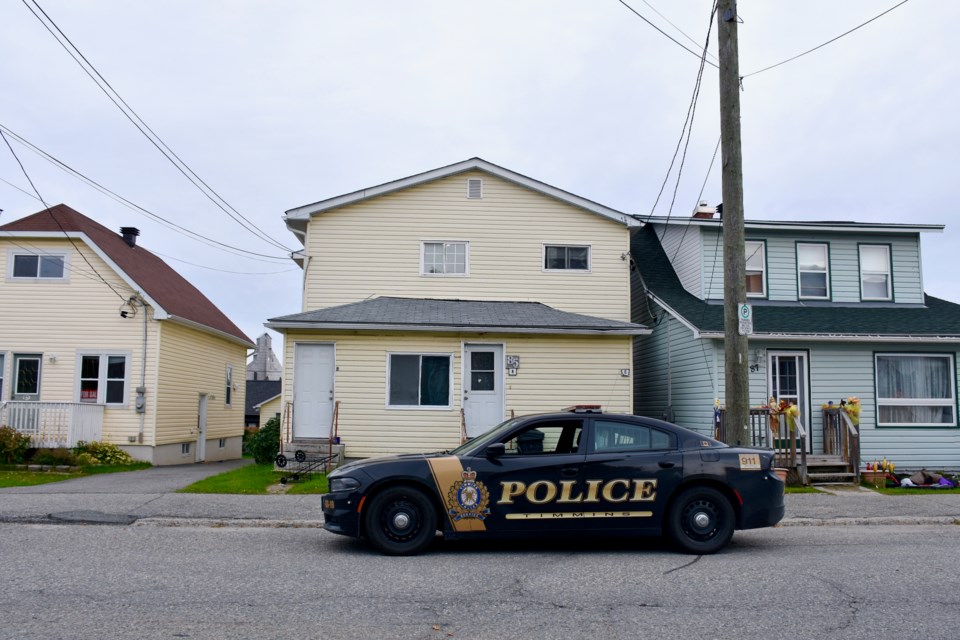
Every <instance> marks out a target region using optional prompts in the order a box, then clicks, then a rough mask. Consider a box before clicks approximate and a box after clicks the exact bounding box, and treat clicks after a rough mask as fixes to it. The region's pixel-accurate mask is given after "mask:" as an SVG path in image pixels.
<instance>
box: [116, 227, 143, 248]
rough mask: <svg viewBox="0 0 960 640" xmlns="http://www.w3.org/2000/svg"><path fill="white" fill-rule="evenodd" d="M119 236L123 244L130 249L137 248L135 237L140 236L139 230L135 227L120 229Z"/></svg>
mask: <svg viewBox="0 0 960 640" xmlns="http://www.w3.org/2000/svg"><path fill="white" fill-rule="evenodd" d="M120 235H122V236H123V241H124V242H126V243H127V244H128V245H130V246H131V247H135V246H137V236H139V235H140V229H137V228H136V227H120Z"/></svg>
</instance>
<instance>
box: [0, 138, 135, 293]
mask: <svg viewBox="0 0 960 640" xmlns="http://www.w3.org/2000/svg"><path fill="white" fill-rule="evenodd" d="M0 138H3V141H4V142H5V143H6V145H7V148H8V149H10V153H12V154H13V158H14V159H15V160H16V161H17V164H18V165H20V170H21V171H23V175H24V177H26V179H27V182H29V183H30V186H31V187H33V190H34V192H36V194H37V198H39V199H40V202H42V203H43V205H44V207H45V208H46V210H47V211H49V212H50V217H51V218H53V221H54V222H56V223H57V226H58V227H60V231H62V232H63V235H64V237H66V239H67V240H69V241H70V244H71V245H73V248H74V250H76V252H77V253H79V254H80V257H81V258H83V261H84V262H86V263H87V266H88V267H90V270H91V271H93V272H94V273H95V274H97V277H98V278H100V280H101V281H102V282H103V284H105V285H107V286H108V287H109V288H110V290H111V291H113V292H114V293H115V294H117V297H118V298H120V299H121V300H126V297H124V296H123V295H121V294H120V292H119V291H117V290H116V289H114V288H113V285H112V284H110V283H109V282H107V279H106V278H104V277H103V276H102V275H100V272H99V271H97V269H96V267H94V266H93V264H92V263H91V262H90V261H89V260H87V256H85V255H84V254H83V252H82V251H80V247H78V246H77V243H76V242H74V241H73V238H71V237H70V234H69V233H67V230H66V229H64V228H63V225H62V224H60V220H59V219H57V215H56V213H54V211H53V209H51V208H50V205H48V204H47V203H46V201H45V200H44V199H43V196H41V195H40V191H39V190H38V189H37V185H35V184H34V183H33V180H32V179H31V178H30V174H29V173H27V169H26V167H24V166H23V163H22V162H20V157H19V156H18V155H17V152H16V151H14V150H13V145H11V144H10V141H9V140H7V136H5V135H4V133H3V131H2V130H0Z"/></svg>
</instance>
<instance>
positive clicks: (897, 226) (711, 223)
mask: <svg viewBox="0 0 960 640" xmlns="http://www.w3.org/2000/svg"><path fill="white" fill-rule="evenodd" d="M634 217H635V218H636V219H638V220H640V221H641V222H644V223H648V224H653V225H657V224H665V225H670V226H674V227H677V226H682V227H688V226H694V227H704V228H714V229H718V230H722V229H723V218H722V217H720V216H717V217H715V218H691V217H689V216H686V217H685V216H669V217H667V216H646V215H635V216H634ZM743 228H744V229H746V230H748V231H761V230H767V231H770V230H779V231H841V232H858V233H864V232H870V233H890V234H898V233H899V234H903V233H942V232H943V230H944V228H945V227H944V225H942V224H905V223H896V222H851V221H847V220H744V221H743Z"/></svg>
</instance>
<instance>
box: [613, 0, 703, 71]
mask: <svg viewBox="0 0 960 640" xmlns="http://www.w3.org/2000/svg"><path fill="white" fill-rule="evenodd" d="M617 2H619V3H620V4H622V5H623V6H625V7H626V8H627V9H629V10H630V11H631V12H633V14H634V15H636V16H637V17H638V18H640V19H641V20H643V21H644V22H646V23H647V24H648V25H650V26H651V27H653V28H654V29H656V30H657V31H659V32H660V34H661V35H663V36H664V37H666V38H667V39H668V40H670V41H671V42H673V43H674V44H675V45H677V46H678V47H680V48H681V49H683V50H684V51H686V52H687V53H691V54H693V55H695V56H697V57H698V58H700V57H701V55H700V54H699V53H697V52H696V51H694V50H693V49H690V48H688V47H687V46H686V45H685V44H683V43H682V42H680V41H679V40H677V39H676V38H674V37H673V36H671V35H670V34H669V33H667V32H666V31H664V30H663V29H661V28H660V27H658V26H657V25H655V24H653V23H652V22H650V20H648V19H647V18H646V17H645V16H644V15H643V14H642V13H640V12H639V11H637V10H636V9H634V8H633V7H631V6H630V5H629V4H627V3H626V2H625V1H624V0H617ZM707 64H709V65H710V66H712V67H715V68H717V69H719V68H720V67H719V66H718V65H716V64H714V63H712V62H707Z"/></svg>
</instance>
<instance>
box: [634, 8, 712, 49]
mask: <svg viewBox="0 0 960 640" xmlns="http://www.w3.org/2000/svg"><path fill="white" fill-rule="evenodd" d="M640 2H642V3H643V4H645V5H647V6H648V7H650V10H651V11H653V12H654V13H655V14H657V15H658V16H660V17H661V18H663V19H664V21H665V22H666V23H667V24H669V25H670V26H671V27H673V28H674V29H676V30H677V31H679V32H680V34H681V35H683V37H684V38H686V39H687V40H689V41H690V42H691V43H693V46H695V47H699V46H700V43H699V42H697V41H696V40H694V39H693V38H691V37H690V36H689V35H687V33H686V32H685V31H684V30H683V29H681V28H680V27H678V26H677V25H675V24H674V23H672V22H670V18H668V17H667V16H665V15H663V14H662V13H660V12H659V11H657V8H656V7H655V6H653V5H652V4H650V3H649V2H647V0H640ZM707 55H708V56H710V57H711V58H713V59H714V60H716V61H717V62H719V60H718V59H717V56H715V55H713V54H712V53H707Z"/></svg>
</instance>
